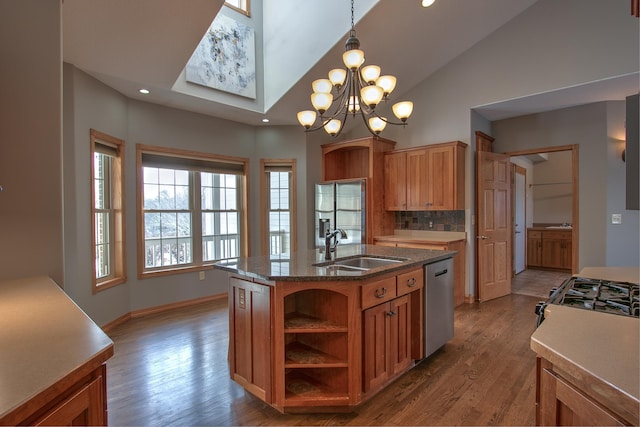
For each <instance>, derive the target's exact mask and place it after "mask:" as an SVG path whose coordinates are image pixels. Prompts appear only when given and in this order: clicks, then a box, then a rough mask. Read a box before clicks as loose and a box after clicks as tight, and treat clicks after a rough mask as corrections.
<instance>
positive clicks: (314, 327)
mask: <svg viewBox="0 0 640 427" xmlns="http://www.w3.org/2000/svg"><path fill="white" fill-rule="evenodd" d="M284 307H285V314H284V372H283V374H284V390H285V393H284V399H282V403H281V404H282V406H283V407H289V408H291V407H296V406H313V405H316V404H317V403H318V399H319V398H320V397H321V398H322V400H323V401H324V403H325V404H326V403H329V402H331V403H332V404H333V405H347V404H349V402H350V398H351V393H350V391H351V390H350V388H349V377H350V369H354V367H350V366H349V327H348V325H349V322H348V319H349V317H348V314H349V309H348V296H347V295H345V294H343V293H340V292H336V291H332V290H328V289H309V290H301V291H298V292H294V293H292V294H289V295H287V296H286V297H285V300H284ZM279 374H281V373H279ZM279 397H282V396H279Z"/></svg>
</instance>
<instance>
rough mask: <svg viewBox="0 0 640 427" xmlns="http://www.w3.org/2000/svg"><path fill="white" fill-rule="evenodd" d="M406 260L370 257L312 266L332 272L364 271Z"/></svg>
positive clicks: (339, 260)
mask: <svg viewBox="0 0 640 427" xmlns="http://www.w3.org/2000/svg"><path fill="white" fill-rule="evenodd" d="M406 260H407V259H406V258H382V257H375V256H370V255H364V256H358V257H352V258H344V259H340V258H338V259H336V260H333V261H327V262H322V263H318V264H314V266H316V267H326V268H327V270H334V271H366V270H370V269H372V268H376V267H384V266H386V265H389V264H397V263H399V262H403V261H406Z"/></svg>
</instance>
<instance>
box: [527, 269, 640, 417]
mask: <svg viewBox="0 0 640 427" xmlns="http://www.w3.org/2000/svg"><path fill="white" fill-rule="evenodd" d="M639 272H640V269H638V267H587V268H584V269H583V270H582V271H581V272H580V273H579V274H576V276H580V277H590V278H594V279H606V280H620V281H626V282H635V283H637V280H638V276H639ZM633 279H635V280H633ZM544 315H545V320H544V321H543V322H542V324H541V325H540V326H539V327H538V328H537V329H536V330H535V332H534V333H533V335H531V349H532V350H533V351H535V352H536V353H537V354H538V355H540V356H541V357H543V358H545V359H547V360H549V361H550V362H551V363H553V364H554V365H556V366H558V367H559V368H561V369H563V370H565V371H567V372H576V371H578V372H580V373H583V374H584V373H586V374H588V375H591V376H592V377H594V378H595V379H596V380H598V382H600V383H603V384H604V386H603V387H610V388H611V393H613V395H615V396H616V399H615V400H616V401H617V403H616V404H620V405H621V406H623V407H626V408H636V410H637V408H638V405H639V404H640V354H639V353H640V320H639V319H637V318H635V317H629V316H619V315H615V314H610V313H603V312H597V311H591V310H582V309H579V308H574V307H568V306H564V305H556V304H549V305H548V306H547V307H546V309H545V313H544Z"/></svg>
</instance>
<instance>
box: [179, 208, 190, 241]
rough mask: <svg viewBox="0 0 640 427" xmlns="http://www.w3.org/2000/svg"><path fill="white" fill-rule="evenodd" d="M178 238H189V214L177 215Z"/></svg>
mask: <svg viewBox="0 0 640 427" xmlns="http://www.w3.org/2000/svg"><path fill="white" fill-rule="evenodd" d="M177 215H178V237H191V214H190V213H178V214H177Z"/></svg>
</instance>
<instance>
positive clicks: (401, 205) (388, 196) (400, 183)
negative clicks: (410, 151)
mask: <svg viewBox="0 0 640 427" xmlns="http://www.w3.org/2000/svg"><path fill="white" fill-rule="evenodd" d="M384 173H385V179H384V202H385V209H387V210H390V211H403V210H406V209H407V154H406V153H404V152H400V153H387V154H385V156H384Z"/></svg>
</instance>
